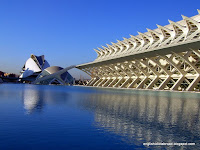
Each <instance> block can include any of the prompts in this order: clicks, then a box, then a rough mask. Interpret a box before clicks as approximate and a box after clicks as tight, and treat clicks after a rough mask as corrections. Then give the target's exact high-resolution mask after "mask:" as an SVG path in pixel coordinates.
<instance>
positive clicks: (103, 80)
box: [76, 10, 200, 91]
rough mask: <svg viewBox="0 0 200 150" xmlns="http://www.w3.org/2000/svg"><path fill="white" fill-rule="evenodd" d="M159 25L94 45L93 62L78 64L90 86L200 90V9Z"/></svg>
mask: <svg viewBox="0 0 200 150" xmlns="http://www.w3.org/2000/svg"><path fill="white" fill-rule="evenodd" d="M198 13H199V14H198V15H196V16H193V17H186V16H183V15H182V18H183V19H182V20H181V21H177V22H173V21H171V20H169V24H168V25H166V26H160V25H157V27H158V28H157V29H154V30H151V29H147V32H145V33H140V32H138V35H136V36H133V35H130V38H124V40H122V41H117V43H112V44H111V45H108V44H106V45H107V47H106V46H102V48H98V50H97V49H95V51H96V53H97V58H96V59H95V60H94V61H93V62H89V63H86V64H81V65H78V66H76V68H79V69H81V70H83V71H84V72H86V73H87V74H88V75H90V76H91V78H92V79H91V80H90V81H89V82H88V84H87V86H95V87H117V88H135V89H156V90H179V91H182V90H185V91H200V10H198Z"/></svg>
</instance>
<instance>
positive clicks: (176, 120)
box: [79, 90, 200, 149]
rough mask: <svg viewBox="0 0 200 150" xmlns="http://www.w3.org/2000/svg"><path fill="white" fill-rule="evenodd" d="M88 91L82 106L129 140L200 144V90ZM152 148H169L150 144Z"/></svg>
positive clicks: (100, 124) (103, 125)
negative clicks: (187, 91) (191, 91)
mask: <svg viewBox="0 0 200 150" xmlns="http://www.w3.org/2000/svg"><path fill="white" fill-rule="evenodd" d="M110 92H111V93H105V94H99V93H93V94H87V95H85V96H84V98H80V99H84V100H82V101H80V104H79V105H80V106H81V107H84V108H85V109H87V110H90V111H93V112H94V113H95V123H94V124H95V126H96V127H97V128H100V129H103V130H105V131H108V132H112V133H115V134H117V135H119V136H121V138H122V140H124V141H126V142H128V143H129V144H134V145H138V146H141V145H142V144H143V143H146V142H151V143H157V142H158V143H159V142H161V143H162V142H164V143H186V142H187V143H195V144H196V145H195V146H181V147H179V146H174V147H173V146H167V148H172V149H174V148H176V149H179V148H183V147H184V148H188V149H196V148H199V141H200V121H199V120H200V98H199V96H200V94H196V93H176V92H159V91H140V90H135V91H131V92H127V91H126V92H123V91H122V92H121V91H119V90H111V91H110ZM150 148H153V149H155V148H158V149H160V148H166V146H165V147H162V146H151V147H150Z"/></svg>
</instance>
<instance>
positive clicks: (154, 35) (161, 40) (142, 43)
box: [94, 10, 200, 62]
mask: <svg viewBox="0 0 200 150" xmlns="http://www.w3.org/2000/svg"><path fill="white" fill-rule="evenodd" d="M198 13H200V10H198ZM182 18H183V20H181V21H178V22H173V21H171V20H169V23H170V24H168V25H166V26H160V25H157V27H158V28H157V29H154V30H151V29H147V31H148V32H145V33H141V32H138V35H136V36H133V35H130V38H123V39H124V40H122V41H119V40H117V43H113V42H111V43H112V44H111V45H109V44H106V45H107V47H106V46H102V48H98V50H97V49H94V50H95V52H96V53H97V59H96V60H95V62H99V61H105V60H109V59H115V58H120V57H124V56H127V55H130V54H138V53H144V52H148V51H153V50H155V49H159V48H164V47H166V46H173V45H174V44H178V43H185V42H189V41H192V40H195V39H198V38H199V37H200V33H199V30H200V24H199V22H200V15H196V16H193V17H186V16H184V15H182Z"/></svg>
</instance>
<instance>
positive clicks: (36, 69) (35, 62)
mask: <svg viewBox="0 0 200 150" xmlns="http://www.w3.org/2000/svg"><path fill="white" fill-rule="evenodd" d="M48 67H50V65H49V63H48V62H47V60H45V59H44V55H41V56H36V55H33V54H31V57H30V58H29V59H28V60H27V61H26V63H25V64H24V66H23V68H22V71H21V75H20V78H29V80H33V81H34V80H35V78H36V77H37V76H38V75H39V74H40V73H41V72H42V71H43V70H44V69H46V68H48Z"/></svg>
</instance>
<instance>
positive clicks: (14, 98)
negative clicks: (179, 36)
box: [0, 84, 200, 150]
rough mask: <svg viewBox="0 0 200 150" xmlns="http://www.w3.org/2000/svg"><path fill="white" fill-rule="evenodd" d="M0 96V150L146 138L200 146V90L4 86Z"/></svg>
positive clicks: (128, 143) (110, 145) (131, 143)
mask: <svg viewBox="0 0 200 150" xmlns="http://www.w3.org/2000/svg"><path fill="white" fill-rule="evenodd" d="M0 95H1V97H0V115H1V117H0V135H1V136H0V149H5V148H7V146H8V145H10V146H13V147H14V148H16V147H17V148H20V149H23V148H21V145H26V144H27V145H29V146H30V145H31V147H32V148H34V149H42V150H43V149H45V148H46V147H48V148H46V149H48V150H49V149H56V148H57V146H58V145H59V146H60V147H61V148H60V149H134V148H145V147H144V146H143V145H142V144H143V143H144V142H165V143H172V142H183V143H185V142H192V143H193V142H194V143H196V146H185V147H178V146H176V147H170V146H167V147H164V148H166V149H174V148H176V149H182V148H188V149H199V147H200V146H199V141H200V121H199V120H200V98H199V95H200V94H197V93H176V92H159V91H143V90H113V89H101V88H88V87H69V86H38V85H23V84H22V85H0ZM22 105H23V106H22ZM23 108H24V109H23ZM24 110H25V112H26V113H25V114H24ZM37 112H39V113H37ZM41 112H42V113H41ZM26 114H30V115H26ZM41 143H43V144H41ZM47 143H48V144H47ZM2 145H3V146H4V147H2ZM38 145H39V147H38ZM74 145H75V146H77V145H78V147H73V146H74ZM13 147H11V148H10V149H12V148H13ZM150 148H151V149H161V148H163V147H159V146H154V147H150Z"/></svg>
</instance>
